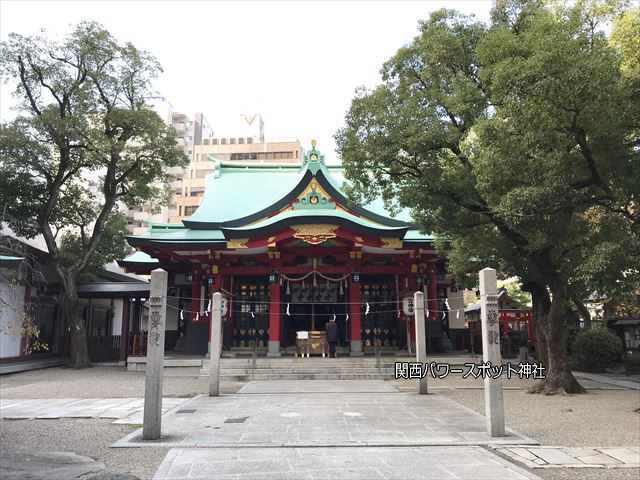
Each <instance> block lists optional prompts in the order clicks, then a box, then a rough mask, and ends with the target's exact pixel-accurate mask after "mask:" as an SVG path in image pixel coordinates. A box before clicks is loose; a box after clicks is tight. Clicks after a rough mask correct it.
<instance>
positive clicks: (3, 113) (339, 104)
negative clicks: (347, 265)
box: [0, 0, 491, 163]
mask: <svg viewBox="0 0 640 480" xmlns="http://www.w3.org/2000/svg"><path fill="white" fill-rule="evenodd" d="M442 7H446V8H453V9H456V10H459V11H461V12H464V13H468V14H475V15H476V17H478V18H479V19H480V20H483V21H486V20H488V17H489V10H490V8H491V1H485V0H472V1H451V0H449V1H440V0H438V1H436V0H432V1H418V0H416V1H409V2H405V1H393V2H388V1H365V0H361V1H349V2H347V1H340V2H338V1H320V2H315V1H296V2H294V1H282V2H276V1H269V0H263V1H257V2H251V1H234V2H223V1H152V0H149V1H124V0H119V1H55V0H49V1H24V0H23V1H19V0H9V1H7V0H0V39H1V40H6V38H7V36H8V35H9V33H19V34H21V35H32V34H35V33H37V32H38V31H39V30H40V29H41V28H45V29H46V31H47V32H48V34H49V35H63V34H65V33H66V32H68V31H69V30H70V25H73V24H76V23H78V22H80V21H83V20H95V21H99V22H101V23H102V24H103V25H104V26H105V27H106V28H107V30H109V31H110V32H111V34H112V35H113V36H114V37H115V38H116V39H118V40H119V41H121V42H125V41H130V42H132V43H133V44H134V45H135V46H136V47H137V48H140V49H143V50H147V51H149V52H150V53H152V54H153V55H154V56H155V57H156V58H157V59H158V60H159V62H160V64H161V65H162V68H163V73H162V74H161V76H160V77H159V78H158V80H157V81H156V83H155V85H154V86H155V88H156V90H157V92H158V94H159V95H161V96H163V97H165V98H166V99H167V100H168V101H169V102H170V103H171V105H172V106H173V109H174V111H178V112H185V113H193V112H202V113H204V115H205V117H206V118H207V119H208V120H209V123H210V124H211V126H212V127H213V130H214V136H215V135H216V133H217V132H224V133H225V134H226V133H227V131H228V129H227V128H225V126H228V125H231V124H235V123H237V121H238V118H239V117H240V115H241V114H256V113H259V114H261V115H262V118H263V120H264V123H265V136H266V137H267V138H272V139H276V138H291V137H295V138H298V139H299V140H300V141H301V142H302V144H303V147H304V148H305V149H309V148H311V139H316V140H317V143H318V144H317V147H318V149H319V150H321V151H322V152H323V153H324V154H325V155H326V159H327V162H328V163H335V162H337V161H339V159H338V158H337V155H336V153H335V142H334V139H333V136H334V134H335V132H336V130H337V129H339V128H340V127H341V126H342V125H343V123H344V117H345V114H346V112H347V110H348V109H349V105H350V102H351V99H352V98H353V96H354V92H355V89H356V88H357V87H358V86H362V85H364V86H366V87H374V86H376V85H377V84H379V83H380V81H381V79H380V73H379V72H380V68H381V66H382V64H383V63H384V62H385V61H386V60H388V59H389V58H390V57H392V56H393V55H394V53H395V52H396V51H397V50H398V49H399V48H401V47H402V46H403V45H405V44H407V43H409V42H410V41H411V40H412V39H413V38H414V37H415V36H416V35H417V33H418V22H419V21H420V20H421V19H426V18H427V17H428V15H429V13H430V12H432V11H434V10H437V9H439V8H442ZM11 90H12V88H11V86H8V85H0V118H1V119H2V121H7V120H9V119H11V118H12V117H13V116H14V115H15V113H13V111H12V110H11V106H12V103H13V100H12V97H11Z"/></svg>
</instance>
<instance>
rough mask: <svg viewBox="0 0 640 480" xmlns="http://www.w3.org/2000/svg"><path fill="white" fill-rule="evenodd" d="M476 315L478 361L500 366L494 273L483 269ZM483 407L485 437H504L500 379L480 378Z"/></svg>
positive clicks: (491, 269)
mask: <svg viewBox="0 0 640 480" xmlns="http://www.w3.org/2000/svg"><path fill="white" fill-rule="evenodd" d="M480 309H481V310H480V311H481V315H480V316H481V321H482V360H483V361H484V363H485V364H487V363H488V362H491V365H492V366H498V367H499V366H500V365H502V356H501V354H500V324H499V321H498V285H497V279H496V271H495V270H494V269H493V268H485V269H483V270H481V271H480ZM484 405H485V412H486V416H487V433H488V434H489V435H490V436H492V437H504V435H505V433H504V400H503V398H502V379H501V378H500V377H497V378H492V377H491V375H487V376H486V377H485V378H484Z"/></svg>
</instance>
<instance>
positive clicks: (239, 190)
mask: <svg viewBox="0 0 640 480" xmlns="http://www.w3.org/2000/svg"><path fill="white" fill-rule="evenodd" d="M306 171H307V169H306V168H305V167H302V166H300V165H287V166H271V165H269V166H268V167H266V166H264V165H260V166H258V167H256V165H250V166H247V165H244V166H243V165H238V164H225V163H222V165H220V167H219V169H216V171H215V173H212V174H209V175H208V176H207V178H206V181H205V192H204V197H203V199H202V203H201V204H200V207H198V209H197V210H196V211H195V213H194V214H193V215H191V217H189V219H188V220H189V221H193V222H207V223H217V224H221V223H225V222H229V221H232V220H235V219H238V218H243V217H247V216H249V215H251V214H254V213H258V212H260V211H262V210H264V209H266V208H269V207H270V206H271V205H273V204H274V203H276V202H277V201H278V200H280V199H282V198H283V197H285V196H286V195H287V194H288V193H289V192H291V190H293V189H294V188H295V187H296V186H297V185H298V184H299V183H300V181H301V180H302V178H303V177H304V175H305V173H306Z"/></svg>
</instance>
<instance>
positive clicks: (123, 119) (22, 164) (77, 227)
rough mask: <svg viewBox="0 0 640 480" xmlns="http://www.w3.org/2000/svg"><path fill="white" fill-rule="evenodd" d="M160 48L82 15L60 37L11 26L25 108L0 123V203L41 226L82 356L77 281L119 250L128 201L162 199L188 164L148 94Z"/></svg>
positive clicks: (4, 60) (75, 349)
mask: <svg viewBox="0 0 640 480" xmlns="http://www.w3.org/2000/svg"><path fill="white" fill-rule="evenodd" d="M160 71H161V69H160V65H159V64H158V62H157V60H156V59H155V58H154V57H153V56H152V55H150V54H149V53H147V52H144V51H141V50H138V49H137V48H135V47H134V46H133V45H131V44H129V43H126V44H120V43H118V42H117V41H116V40H115V39H114V38H113V37H112V36H111V35H110V34H109V32H107V31H106V30H105V29H104V28H103V27H102V26H101V25H100V24H98V23H95V22H83V23H80V24H79V25H77V26H76V27H75V28H74V29H73V31H72V32H71V33H70V34H69V35H67V36H66V37H65V38H63V39H62V40H60V41H54V40H51V39H48V38H46V37H44V36H43V35H40V36H36V37H24V36H21V35H17V34H10V35H9V37H8V40H7V41H5V42H2V43H1V44H0V76H1V77H2V79H3V80H12V81H14V82H15V83H16V84H17V88H16V90H15V92H14V96H15V98H16V99H17V101H18V104H17V111H18V116H17V118H16V119H15V120H14V121H12V122H10V123H7V124H3V125H1V126H0V205H2V206H3V207H4V208H6V210H7V213H8V214H10V215H11V216H13V217H15V218H17V219H18V220H33V223H29V222H25V223H26V224H28V225H29V226H30V227H31V228H28V229H27V228H25V229H24V230H23V234H24V235H25V236H28V237H33V236H35V235H37V234H42V235H43V237H44V240H45V242H46V244H47V248H48V250H49V253H50V259H51V264H52V267H53V270H54V272H55V273H56V274H57V276H58V278H59V280H60V284H61V288H62V292H61V293H62V295H61V299H60V300H61V306H62V308H63V311H64V312H65V314H66V315H67V317H68V318H67V320H68V322H69V325H70V327H71V332H72V341H71V345H72V348H71V361H70V366H71V367H72V368H83V367H86V366H89V365H90V361H89V356H88V351H87V348H86V341H85V339H84V337H85V325H84V321H83V319H82V316H81V315H79V314H78V312H79V309H78V308H77V306H78V305H77V304H78V296H77V291H76V288H75V284H76V282H77V281H78V279H79V278H80V277H81V276H83V275H85V276H86V275H89V276H90V275H91V274H92V272H95V270H96V269H97V268H99V267H101V266H102V265H103V263H102V262H104V261H108V260H110V259H113V258H115V257H116V256H120V255H121V254H122V253H123V249H124V245H125V244H124V233H125V223H124V220H123V219H122V217H121V216H120V215H118V214H117V213H116V211H117V210H116V207H117V205H118V203H119V202H122V203H125V204H129V205H138V204H142V203H148V204H152V205H156V206H158V207H159V206H160V205H161V204H162V203H163V201H166V199H167V198H168V194H167V192H168V190H169V182H170V177H169V175H168V174H167V173H166V172H167V170H168V167H172V166H176V165H185V164H186V163H187V160H188V159H187V157H186V156H185V155H184V154H183V153H182V152H180V150H179V149H178V148H177V146H176V138H175V130H174V129H173V128H172V127H169V126H167V125H165V124H164V122H163V121H162V119H161V118H160V117H159V116H158V115H157V114H156V113H155V112H153V111H152V110H150V109H149V108H148V107H147V106H146V105H145V98H148V97H150V96H152V95H153V93H154V92H153V89H152V86H151V83H152V81H153V80H154V79H155V78H156V77H157V75H158V74H159V72H160Z"/></svg>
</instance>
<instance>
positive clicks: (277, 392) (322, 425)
mask: <svg viewBox="0 0 640 480" xmlns="http://www.w3.org/2000/svg"><path fill="white" fill-rule="evenodd" d="M321 392H322V393H321ZM489 444H508V445H522V444H529V445H530V444H537V442H535V441H534V440H531V439H529V438H527V437H525V436H523V435H521V434H519V433H517V432H514V431H511V430H508V431H507V436H506V437H490V436H489V435H487V433H486V424H485V418H484V417H483V416H482V415H480V414H478V413H476V412H474V411H473V410H471V409H468V408H466V407H463V406H462V405H460V404H458V403H456V402H454V401H452V400H450V399H448V398H447V397H445V396H442V395H438V394H435V395H417V394H415V393H401V392H399V391H397V390H396V389H394V388H393V387H391V386H390V385H389V384H388V383H385V382H383V381H381V380H336V381H323V380H304V381H277V380H274V381H270V382H256V383H254V382H250V383H249V384H248V385H246V386H245V387H244V388H243V389H241V390H240V392H239V393H238V394H235V395H223V396H220V397H209V396H207V395H199V396H197V397H195V398H193V399H192V400H190V401H188V402H186V403H184V404H183V405H181V406H180V408H178V409H176V410H174V411H172V412H170V413H168V414H167V415H164V416H163V418H162V438H161V439H160V440H158V441H154V442H152V443H150V442H145V441H143V440H142V430H141V429H140V430H138V431H136V432H133V433H132V434H131V435H129V436H127V437H125V438H124V439H122V440H120V441H118V442H116V443H115V444H114V445H113V446H114V447H144V446H162V447H216V448H217V447H231V446H234V447H266V446H269V447H283V446H284V447H325V446H340V447H354V446H367V447H372V446H388V445H389V446H400V445H403V446H425V445H489Z"/></svg>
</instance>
